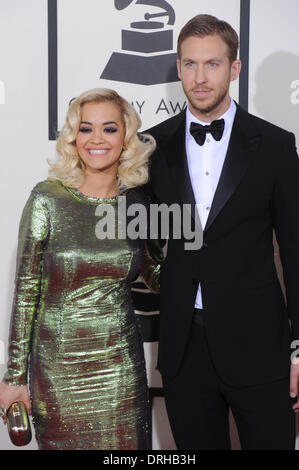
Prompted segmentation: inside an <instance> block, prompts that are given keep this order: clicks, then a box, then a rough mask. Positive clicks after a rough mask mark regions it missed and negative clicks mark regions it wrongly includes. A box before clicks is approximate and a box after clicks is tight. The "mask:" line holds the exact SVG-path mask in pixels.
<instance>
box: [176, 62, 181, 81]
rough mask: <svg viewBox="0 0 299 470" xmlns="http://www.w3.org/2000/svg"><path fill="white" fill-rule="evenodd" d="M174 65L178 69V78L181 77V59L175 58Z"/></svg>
mask: <svg viewBox="0 0 299 470" xmlns="http://www.w3.org/2000/svg"><path fill="white" fill-rule="evenodd" d="M176 66H177V69H178V76H179V78H181V61H180V59H177V61H176Z"/></svg>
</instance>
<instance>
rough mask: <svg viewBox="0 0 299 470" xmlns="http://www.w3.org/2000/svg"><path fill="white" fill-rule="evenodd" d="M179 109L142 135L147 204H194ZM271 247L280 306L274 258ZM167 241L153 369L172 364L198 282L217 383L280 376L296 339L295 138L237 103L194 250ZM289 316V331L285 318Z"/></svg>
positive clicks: (181, 346)
mask: <svg viewBox="0 0 299 470" xmlns="http://www.w3.org/2000/svg"><path fill="white" fill-rule="evenodd" d="M185 120H186V113H185V112H182V113H180V114H179V115H177V116H174V117H173V118H171V119H168V120H167V121H164V122H163V123H162V124H159V125H158V126H156V127H153V128H152V129H150V130H149V131H147V132H148V133H150V134H151V135H152V136H153V137H154V138H155V139H156V141H157V149H156V151H155V153H154V154H153V156H152V160H151V171H150V184H149V188H150V192H151V196H152V201H153V202H158V203H166V204H169V205H170V204H173V203H178V204H194V203H195V201H194V195H193V190H192V186H191V182H190V177H189V173H188V167H187V157H186V151H185ZM273 229H274V230H275V232H276V238H277V241H278V243H279V247H280V256H281V260H282V265H283V271H284V283H285V287H286V298H287V306H286V303H285V301H284V297H283V294H282V290H281V287H280V283H279V280H278V277H277V273H276V268H275V264H274V248H273ZM185 242H186V240H184V239H181V240H175V239H169V242H168V251H167V256H166V259H165V261H164V263H163V265H162V270H161V296H160V298H161V307H160V310H161V312H160V313H161V314H160V341H159V355H158V369H159V370H160V371H161V372H162V374H164V375H166V376H168V377H172V376H175V375H176V374H177V372H178V370H179V367H180V364H181V362H182V359H183V355H184V352H185V349H186V346H187V343H188V338H189V335H190V330H191V328H192V327H193V324H192V318H193V308H194V303H195V297H196V293H197V288H198V283H199V282H200V284H201V288H202V298H203V304H204V308H205V312H206V317H205V319H206V332H207V338H208V344H209V348H210V353H211V357H212V360H213V362H214V365H215V367H216V370H217V371H218V374H219V375H220V377H221V378H222V380H223V381H224V382H226V383H227V384H230V385H232V386H237V387H243V386H249V385H254V384H260V383H266V382H269V381H274V380H278V379H280V378H283V377H286V376H287V375H288V374H289V368H290V354H291V352H292V350H291V349H290V343H291V341H292V340H295V339H298V340H299V159H298V155H297V153H296V147H295V138H294V135H293V134H291V133H289V132H287V131H285V130H283V129H280V128H278V127H276V126H274V125H272V124H270V123H268V122H266V121H263V120H262V119H259V118H257V117H254V116H252V115H250V114H248V113H247V112H246V111H244V110H243V109H242V108H240V107H239V106H238V107H237V112H236V116H235V121H234V124H233V129H232V134H231V139H230V143H229V147H228V151H227V155H226V158H225V162H224V166H223V169H222V173H221V176H220V180H219V184H218V186H217V189H216V193H215V196H214V199H213V204H212V207H211V210H210V213H209V218H208V221H207V224H206V227H205V229H204V233H203V245H202V247H201V248H200V249H198V250H195V251H194V250H193V251H190V250H189V251H187V250H185V249H184V243H185ZM289 320H290V321H291V329H290V322H289Z"/></svg>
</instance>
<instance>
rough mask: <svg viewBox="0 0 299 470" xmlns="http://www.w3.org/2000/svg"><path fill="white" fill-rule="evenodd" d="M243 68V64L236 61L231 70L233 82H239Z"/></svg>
mask: <svg viewBox="0 0 299 470" xmlns="http://www.w3.org/2000/svg"><path fill="white" fill-rule="evenodd" d="M241 68H242V62H241V61H240V60H234V61H233V63H232V65H231V69H230V81H231V82H233V81H234V80H237V78H238V77H239V75H240V72H241Z"/></svg>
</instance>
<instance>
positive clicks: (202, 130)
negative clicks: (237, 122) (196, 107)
mask: <svg viewBox="0 0 299 470" xmlns="http://www.w3.org/2000/svg"><path fill="white" fill-rule="evenodd" d="M223 131H224V119H218V121H213V122H212V123H211V124H210V125H209V126H202V125H201V124H197V123H196V122H191V124H190V134H191V135H192V136H193V137H194V139H195V140H196V142H197V143H198V144H199V145H203V144H204V143H205V140H206V134H207V132H210V133H211V134H212V136H213V137H214V139H215V140H220V139H221V137H222V135H223Z"/></svg>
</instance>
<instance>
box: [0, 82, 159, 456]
mask: <svg viewBox="0 0 299 470" xmlns="http://www.w3.org/2000/svg"><path fill="white" fill-rule="evenodd" d="M140 124H141V123H140V119H139V117H138V115H137V113H136V112H135V111H134V109H133V108H132V107H131V105H129V104H128V103H127V102H126V101H125V100H124V99H123V98H122V97H120V96H119V95H118V94H117V93H116V92H114V91H112V90H106V89H95V90H90V91H87V92H85V93H83V94H82V95H80V96H79V97H78V98H77V99H75V100H74V101H73V102H72V103H71V105H70V107H69V110H68V113H67V118H66V122H65V125H64V127H63V129H62V131H61V133H60V135H59V138H58V141H57V150H58V155H59V159H58V161H57V162H56V163H55V164H54V165H52V168H51V177H50V178H49V179H48V180H46V181H44V182H42V183H39V184H37V185H36V187H35V188H34V189H33V191H32V193H31V196H30V198H29V200H28V202H27V204H26V206H25V209H24V212H23V216H22V220H21V224H20V233H19V247H18V263H17V273H16V288H15V297H14V305H13V314H12V315H13V316H12V326H11V335H10V342H9V361H8V368H7V372H6V374H5V376H4V380H3V382H2V383H1V384H0V404H1V406H2V408H3V409H7V408H8V407H9V406H10V404H11V403H12V402H14V401H23V402H24V403H25V405H26V407H27V410H28V411H29V412H30V413H31V412H32V415H33V421H34V425H35V431H36V439H37V442H38V445H39V448H40V449H62V450H63V449H146V448H147V447H148V428H147V426H148V423H147V412H148V408H147V407H148V399H147V383H146V373H145V363H144V355H143V345H142V339H141V336H140V332H139V329H138V326H137V324H136V319H135V316H134V313H133V309H132V304H131V297H130V282H131V281H132V280H133V279H134V278H135V277H136V276H137V274H138V272H139V269H140V263H141V258H142V253H143V249H144V242H143V241H142V240H140V239H136V240H130V239H129V238H128V237H127V238H124V237H122V238H120V237H117V235H116V238H115V239H99V237H97V236H96V233H95V226H96V223H97V221H98V218H97V217H96V214H95V212H96V208H97V207H101V205H102V204H105V206H106V207H110V209H111V208H112V211H113V213H114V214H115V215H116V216H117V208H118V201H119V197H120V195H122V196H124V197H125V198H126V202H127V205H129V204H131V203H140V204H144V203H145V198H144V195H143V193H142V191H141V189H140V188H138V186H140V185H142V184H144V183H145V182H146V181H147V178H148V169H147V165H148V158H149V156H150V154H151V153H152V151H153V149H154V147H155V142H154V140H153V139H152V138H151V137H148V138H147V139H142V140H141V139H140V138H139V137H138V135H137V130H138V128H139V127H140ZM154 269H155V268H154ZM28 362H30V392H31V400H30V399H29V392H28V388H27V376H28ZM31 403H32V410H31Z"/></svg>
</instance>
